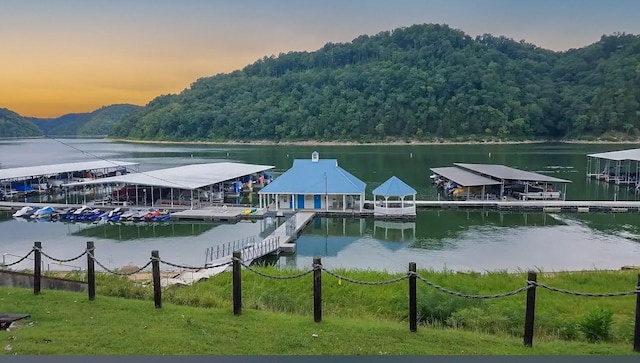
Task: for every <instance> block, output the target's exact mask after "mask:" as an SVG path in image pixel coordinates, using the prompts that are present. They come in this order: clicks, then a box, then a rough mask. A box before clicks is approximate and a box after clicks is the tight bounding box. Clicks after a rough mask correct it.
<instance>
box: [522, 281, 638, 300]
mask: <svg viewBox="0 0 640 363" xmlns="http://www.w3.org/2000/svg"><path fill="white" fill-rule="evenodd" d="M527 283H529V284H531V285H535V286H538V287H541V288H543V289H547V290H549V291H554V292H559V293H562V294H567V295H573V296H587V297H614V296H629V295H635V294H639V293H640V286H636V290H635V291H624V292H605V293H591V292H577V291H569V290H565V289H559V288H557V287H551V286H548V285H545V284H541V283H539V282H535V281H527Z"/></svg>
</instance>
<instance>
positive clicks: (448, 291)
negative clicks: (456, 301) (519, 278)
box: [409, 272, 533, 299]
mask: <svg viewBox="0 0 640 363" xmlns="http://www.w3.org/2000/svg"><path fill="white" fill-rule="evenodd" d="M409 274H410V275H411V274H414V273H413V272H411V273H409ZM415 276H416V277H417V278H418V280H420V281H422V282H424V283H426V284H427V285H429V286H431V287H433V288H435V289H437V290H440V291H442V292H444V293H447V294H449V295H455V296H459V297H463V298H466V299H498V298H503V297H508V296H513V295H517V294H519V293H521V292H524V291H527V290H528V289H530V288H531V287H533V285H527V286H524V287H521V288H519V289H517V290H513V291H509V292H505V293H501V294H493V295H472V294H463V293H461V292H457V291H453V290H449V289H447V288H444V287H442V286H440V285H438V284H435V283H433V282H431V281H429V280H427V279H425V278H424V277H422V276H420V275H418V274H415Z"/></svg>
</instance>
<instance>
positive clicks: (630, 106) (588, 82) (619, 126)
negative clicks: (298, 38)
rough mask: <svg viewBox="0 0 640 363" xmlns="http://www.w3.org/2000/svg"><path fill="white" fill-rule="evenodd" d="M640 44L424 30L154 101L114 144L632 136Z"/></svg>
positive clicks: (284, 59)
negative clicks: (535, 40)
mask: <svg viewBox="0 0 640 363" xmlns="http://www.w3.org/2000/svg"><path fill="white" fill-rule="evenodd" d="M639 105H640V37H638V36H637V35H629V34H617V33H616V34H613V35H607V36H602V38H601V39H600V40H599V41H597V42H595V43H594V44H591V45H589V46H586V47H583V48H580V49H571V50H568V51H566V52H554V51H551V50H547V49H543V48H540V47H537V46H535V45H533V44H530V43H526V42H524V41H520V42H517V41H514V40H512V39H509V38H506V37H503V36H499V37H498V36H493V35H490V34H485V35H482V36H477V37H475V38H473V37H470V36H469V35H466V34H465V33H464V32H462V31H460V30H455V29H451V28H449V27H448V26H447V25H439V24H422V25H413V26H409V27H406V28H399V29H394V30H392V31H383V32H380V33H379V34H376V35H374V36H368V35H363V36H360V37H358V38H356V39H354V40H353V41H352V42H349V43H340V44H334V43H328V44H326V45H325V46H324V47H322V48H321V49H319V50H317V51H314V52H289V53H287V54H280V55H279V56H277V57H276V56H271V57H264V58H263V59H260V60H258V61H257V62H255V63H253V64H251V65H248V66H246V67H245V68H243V69H241V70H237V71H234V72H231V73H228V74H219V75H216V76H212V77H206V78H201V79H198V80H196V81H195V82H194V83H192V84H191V86H190V87H189V88H188V89H185V90H184V91H182V92H181V93H179V94H169V95H162V96H159V97H157V98H155V99H154V100H152V101H151V102H149V103H148V104H147V105H146V106H145V107H142V108H140V109H137V110H136V111H134V112H132V113H131V114H129V115H128V116H126V117H124V118H123V119H122V121H120V122H118V123H117V124H116V125H114V127H113V129H112V133H111V134H110V136H111V137H115V138H124V139H133V140H160V141H230V140H231V141H253V140H255V141H258V140H271V141H280V140H282V141H307V140H311V141H356V142H368V141H380V140H383V141H384V140H391V139H394V140H425V141H431V140H453V141H470V140H471V141H482V140H487V139H493V140H510V141H518V140H541V139H542V140H559V139H569V138H572V139H587V140H588V139H595V138H609V137H611V138H616V139H617V138H630V139H637V138H639V137H640V112H639V111H638V109H639V107H638V106H639Z"/></svg>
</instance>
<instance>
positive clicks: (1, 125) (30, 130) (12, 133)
mask: <svg viewBox="0 0 640 363" xmlns="http://www.w3.org/2000/svg"><path fill="white" fill-rule="evenodd" d="M34 136H42V132H41V131H40V129H38V126H36V125H35V124H34V123H33V122H31V121H29V120H27V119H25V118H24V117H22V116H20V115H18V114H17V113H15V112H13V111H10V110H8V109H6V108H0V138H6V137H34Z"/></svg>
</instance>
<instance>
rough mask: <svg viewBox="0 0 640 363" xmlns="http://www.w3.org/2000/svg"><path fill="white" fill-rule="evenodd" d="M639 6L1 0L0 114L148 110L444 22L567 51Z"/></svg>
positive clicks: (634, 27)
mask: <svg viewBox="0 0 640 363" xmlns="http://www.w3.org/2000/svg"><path fill="white" fill-rule="evenodd" d="M639 19H640V0H612V1H600V0H529V1H517V0H466V1H462V0H440V1H436V0H388V1H378V0H342V1H338V0H324V1H315V2H311V1H304V0H262V1H258V0H233V1H229V0H227V1H216V0H181V1H175V0H171V1H169V0H105V1H91V0H75V1H72V0H56V1H50V0H40V1H36V0H0V40H1V42H0V44H1V45H2V56H1V57H0V108H3V107H5V108H8V109H10V110H12V111H15V112H17V113H19V114H21V115H23V116H35V117H57V116H61V115H63V114H65V113H70V112H89V111H93V110H95V109H97V108H99V107H101V106H104V105H109V104H114V103H133V104H137V105H144V104H146V103H147V102H149V101H151V100H152V99H153V98H154V97H156V96H158V95H161V94H167V93H178V92H180V91H182V90H183V89H185V88H188V87H189V85H190V84H191V83H192V82H193V81H195V80H197V79H198V78H200V77H207V76H212V75H215V74H217V73H226V72H230V71H233V70H235V69H239V68H242V67H244V66H245V65H247V64H250V63H253V62H254V61H255V60H257V59H259V58H262V57H263V56H265V55H266V56H269V55H272V54H275V55H277V54H279V53H281V52H288V51H301V50H308V51H312V50H316V49H318V48H320V47H322V46H323V45H324V44H325V43H327V42H348V41H351V40H352V39H353V38H355V37H357V36H359V35H361V34H369V35H373V34H376V33H378V32H380V31H383V30H391V29H393V28H397V27H403V26H410V25H412V24H421V23H440V24H448V25H449V26H451V27H453V28H457V29H461V30H462V31H464V32H465V33H467V34H469V35H471V36H476V35H479V34H483V33H491V34H494V35H504V36H507V37H510V38H513V39H515V40H521V39H524V40H526V41H528V42H531V43H534V44H536V45H538V46H541V47H544V48H548V49H553V50H566V49H568V48H578V47H582V46H585V45H588V44H591V43H594V42H596V41H598V39H599V38H600V36H601V35H603V34H612V33H614V32H626V33H632V34H640V20H639Z"/></svg>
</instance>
